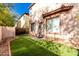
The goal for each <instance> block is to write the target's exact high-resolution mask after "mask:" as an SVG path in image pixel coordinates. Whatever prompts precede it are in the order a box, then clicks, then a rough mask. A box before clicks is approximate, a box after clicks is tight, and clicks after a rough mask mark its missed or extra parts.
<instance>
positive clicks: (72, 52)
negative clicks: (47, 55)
mask: <svg viewBox="0 0 79 59" xmlns="http://www.w3.org/2000/svg"><path fill="white" fill-rule="evenodd" d="M36 44H37V45H40V46H41V47H43V48H45V49H48V50H49V51H51V52H53V53H55V54H57V55H59V56H77V55H78V51H77V50H76V49H74V48H71V47H68V46H66V45H64V44H60V43H52V42H48V41H45V40H40V41H37V42H36Z"/></svg>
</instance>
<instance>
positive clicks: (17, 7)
mask: <svg viewBox="0 0 79 59" xmlns="http://www.w3.org/2000/svg"><path fill="white" fill-rule="evenodd" d="M29 5H30V3H14V4H13V6H12V7H11V8H12V9H13V10H14V11H15V13H16V14H18V15H19V16H21V15H22V14H23V13H25V12H26V13H29V9H28V7H29Z"/></svg>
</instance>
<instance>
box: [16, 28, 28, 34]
mask: <svg viewBox="0 0 79 59" xmlns="http://www.w3.org/2000/svg"><path fill="white" fill-rule="evenodd" d="M20 34H27V32H26V29H25V28H16V35H20Z"/></svg>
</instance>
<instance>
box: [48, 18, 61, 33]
mask: <svg viewBox="0 0 79 59" xmlns="http://www.w3.org/2000/svg"><path fill="white" fill-rule="evenodd" d="M59 24H60V20H59V18H58V17H57V18H52V19H49V20H47V32H53V33H59Z"/></svg>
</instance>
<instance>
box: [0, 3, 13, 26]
mask: <svg viewBox="0 0 79 59" xmlns="http://www.w3.org/2000/svg"><path fill="white" fill-rule="evenodd" d="M0 26H14V18H13V17H12V16H11V14H10V12H9V11H8V9H7V8H6V7H5V6H4V5H3V4H0Z"/></svg>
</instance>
